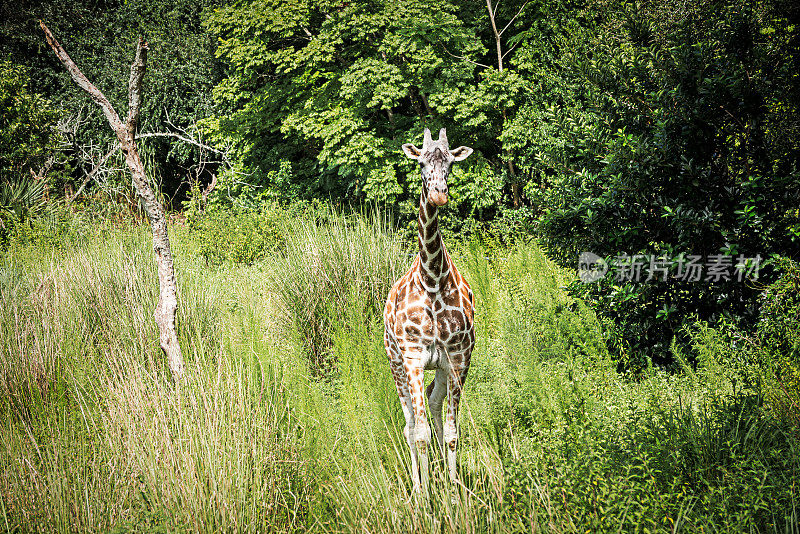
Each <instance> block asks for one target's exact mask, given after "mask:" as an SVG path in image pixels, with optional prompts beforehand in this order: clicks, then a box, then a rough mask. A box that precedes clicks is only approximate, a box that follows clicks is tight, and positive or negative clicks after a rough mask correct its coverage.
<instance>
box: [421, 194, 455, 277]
mask: <svg viewBox="0 0 800 534" xmlns="http://www.w3.org/2000/svg"><path fill="white" fill-rule="evenodd" d="M417 225H418V228H419V260H420V265H419V271H420V277H421V279H422V283H423V285H424V286H426V289H430V290H434V291H438V290H439V289H440V287H441V283H442V281H443V280H445V279H446V278H447V275H448V274H450V264H449V261H448V259H447V251H446V250H445V248H444V242H443V241H442V234H441V233H440V232H439V208H438V207H436V206H435V205H433V204H430V203H429V202H428V201H427V199H426V195H425V192H424V191H423V193H422V194H421V195H420V198H419V218H418V219H417Z"/></svg>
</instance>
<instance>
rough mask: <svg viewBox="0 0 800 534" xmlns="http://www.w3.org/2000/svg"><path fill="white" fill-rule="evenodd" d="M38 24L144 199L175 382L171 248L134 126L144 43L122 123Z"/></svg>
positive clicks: (178, 369) (159, 311)
mask: <svg viewBox="0 0 800 534" xmlns="http://www.w3.org/2000/svg"><path fill="white" fill-rule="evenodd" d="M39 25H40V26H41V27H42V30H44V34H45V36H46V37H47V42H48V44H50V47H51V48H52V49H53V51H54V52H55V53H56V56H57V57H58V59H59V60H60V61H61V63H62V64H63V65H64V67H66V69H67V71H69V73H70V75H71V76H72V79H73V80H75V83H77V84H78V86H79V87H80V88H81V89H83V90H84V91H86V92H87V93H89V96H91V97H92V99H93V100H94V101H95V103H97V105H98V106H100V109H102V110H103V113H104V114H105V116H106V119H108V123H109V125H110V126H111V129H112V130H114V133H115V134H117V139H118V140H119V145H120V148H121V149H122V152H123V153H124V154H125V162H126V163H127V164H128V167H129V168H130V170H131V175H132V177H133V185H134V187H135V188H136V192H137V193H138V194H139V196H140V197H141V199H142V201H143V202H144V208H145V211H146V212H147V218H148V219H149V220H150V225H151V227H152V229H153V249H154V251H155V253H156V264H157V265H158V283H159V288H160V292H159V298H158V305H156V309H155V313H154V316H155V320H156V324H157V325H158V329H159V332H160V335H159V341H160V344H161V350H163V351H164V354H165V355H166V356H167V363H168V364H169V368H170V371H172V376H173V378H174V379H175V380H176V381H178V380H180V379H181V378H183V374H184V365H183V354H182V353H181V347H180V345H179V344H178V336H177V334H176V332H175V313H176V311H177V309H178V298H177V287H176V284H175V269H174V267H173V264H172V250H171V249H170V246H169V236H168V235H167V220H166V217H165V214H164V208H163V206H161V204H160V203H159V202H158V199H156V196H155V194H154V193H153V190H152V189H151V188H150V185H149V183H148V182H147V176H146V175H145V172H144V165H142V159H141V158H140V157H139V152H138V150H137V149H136V125H137V123H138V120H139V112H140V110H141V104H142V79H143V78H144V73H145V70H146V68H147V43H145V42H144V41H143V40H142V39H141V38H140V39H139V43H138V45H137V47H136V58H135V59H134V61H133V64H132V65H131V77H130V80H129V82H128V117H127V118H126V119H125V122H124V123H123V122H122V120H121V119H120V117H119V115H117V112H116V111H114V108H113V107H112V106H111V103H110V102H109V101H108V99H107V98H106V97H105V95H103V93H101V92H100V90H99V89H98V88H97V87H95V86H94V84H92V82H90V81H89V80H88V79H87V78H86V76H84V75H83V73H82V72H81V71H80V69H79V68H78V66H77V65H75V62H74V61H72V59H71V58H70V57H69V55H67V53H66V51H65V50H64V49H63V48H62V47H61V45H60V44H59V43H58V41H56V39H55V37H53V34H52V33H51V32H50V30H49V29H48V28H47V26H45V24H44V23H43V22H41V21H39Z"/></svg>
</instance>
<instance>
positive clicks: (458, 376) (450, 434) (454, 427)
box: [444, 367, 467, 483]
mask: <svg viewBox="0 0 800 534" xmlns="http://www.w3.org/2000/svg"><path fill="white" fill-rule="evenodd" d="M449 375H450V376H449V377H448V381H447V396H448V403H447V417H446V419H445V424H444V442H445V446H446V449H447V450H446V455H447V467H448V469H449V471H450V481H451V482H453V483H455V482H458V466H457V465H456V448H457V447H458V404H459V402H460V401H461V391H462V389H463V387H464V380H465V379H466V378H467V368H466V367H464V368H461V369H453V370H452V371H451V372H450V373H449Z"/></svg>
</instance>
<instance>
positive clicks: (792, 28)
mask: <svg viewBox="0 0 800 534" xmlns="http://www.w3.org/2000/svg"><path fill="white" fill-rule="evenodd" d="M670 5H672V4H670ZM674 7H675V8H676V10H677V11H679V10H680V9H678V8H677V4H675V6H674ZM687 9H688V13H689V14H690V15H691V16H687V17H685V18H681V17H677V16H676V15H674V14H670V11H669V10H670V8H667V7H664V8H663V9H662V8H655V7H652V8H648V9H642V10H636V11H634V9H633V6H632V5H630V6H629V5H624V6H621V7H619V8H616V7H614V6H606V7H605V8H603V9H600V10H599V11H598V13H599V15H600V17H601V21H602V22H601V24H600V26H599V31H600V35H599V37H598V38H597V39H595V40H594V41H591V42H590V43H589V46H588V50H587V51H586V53H584V54H580V55H578V54H573V55H571V56H570V57H568V59H569V62H567V63H566V65H571V68H570V69H569V72H571V73H572V74H573V75H574V76H575V78H574V82H580V81H582V82H584V85H585V87H581V88H579V89H574V90H573V93H572V95H571V97H570V99H569V100H567V101H566V102H563V103H558V104H557V105H555V106H553V107H552V108H551V109H549V110H547V111H546V112H545V113H544V114H542V115H540V117H541V118H542V119H543V125H542V126H541V127H540V128H539V129H538V130H539V131H538V133H536V135H534V136H531V137H530V144H529V145H528V146H529V147H530V149H531V150H532V151H533V152H534V153H537V158H539V160H540V161H541V162H542V163H544V164H545V165H544V167H543V168H541V167H540V168H541V170H542V171H543V172H544V175H545V176H546V177H547V178H546V179H547V183H548V185H549V190H548V191H547V192H546V193H544V194H543V195H542V197H541V198H542V199H543V203H544V206H545V210H546V211H545V213H544V216H543V218H542V222H541V224H540V226H539V229H540V231H541V233H542V236H543V239H544V243H545V244H546V246H547V249H548V251H549V252H550V254H551V255H552V257H554V258H556V259H557V260H558V261H559V263H561V264H562V265H564V266H567V265H570V266H571V265H574V264H575V262H576V260H577V257H578V254H579V253H580V252H582V251H591V252H594V253H596V254H599V255H601V256H605V257H613V256H615V255H618V254H623V253H627V254H631V255H632V254H648V255H649V254H654V255H657V256H658V255H664V256H667V257H669V258H674V257H677V256H679V255H680V254H696V255H701V256H703V257H704V258H705V257H708V256H711V255H715V254H722V255H724V256H727V258H729V260H730V261H731V263H732V265H736V264H737V263H739V261H740V260H739V258H740V257H741V256H743V257H750V258H754V257H756V256H757V255H761V257H762V258H766V257H768V256H770V255H771V254H773V253H781V254H787V255H794V254H796V253H797V251H798V245H799V244H800V241H798V239H797V236H796V235H795V231H794V228H795V225H796V222H795V210H796V206H797V204H798V201H800V197H798V191H800V187H799V185H800V174H798V168H800V165H799V164H800V161H798V159H797V157H798V153H797V151H791V150H788V145H789V144H792V143H796V142H797V140H798V139H800V137H798V135H797V133H798V132H797V130H796V127H795V123H794V122H793V121H794V119H789V118H788V115H787V113H786V111H787V110H788V109H796V108H797V105H798V104H799V103H800V101H798V100H797V98H796V95H797V94H798V93H797V78H796V76H794V74H793V72H794V71H793V67H792V65H794V64H796V60H797V57H798V55H797V52H798V50H797V40H796V38H795V37H792V36H794V35H795V34H796V32H797V31H798V30H797V26H796V25H794V24H792V22H791V17H792V15H791V13H790V9H789V8H788V7H786V6H784V5H783V4H770V3H766V4H765V3H756V2H746V3H744V4H743V3H741V2H727V3H723V4H719V5H717V4H714V5H713V6H712V5H711V4H708V5H704V6H700V5H697V6H692V7H690V8H687ZM677 11H676V12H677ZM620 23H624V24H623V25H622V26H621V27H620ZM768 28H772V29H776V28H777V30H776V31H775V32H774V33H773V32H770V31H767V29H768ZM574 82H573V83H574ZM568 87H569V86H568ZM573 87H574V86H573ZM545 133H547V134H549V135H552V136H554V137H556V139H555V140H554V141H542V137H537V136H540V135H542V134H545ZM676 268H677V265H673V266H672V268H671V270H670V273H669V274H670V276H672V275H673V274H675V273H676V270H677V269H676ZM762 274H767V275H768V274H769V273H762ZM572 290H573V293H574V294H576V295H581V296H582V297H583V298H586V299H587V300H588V301H589V302H591V303H593V305H594V306H595V308H596V309H597V310H598V311H599V312H600V313H601V314H603V315H604V316H606V317H609V318H611V319H612V320H614V321H615V323H616V324H617V326H618V329H619V336H620V337H621V338H622V339H623V340H624V341H625V344H627V345H628V346H629V347H630V349H631V354H632V355H634V357H633V359H632V360H630V361H623V364H624V365H625V366H631V367H633V368H639V369H641V368H643V366H644V365H646V362H647V359H648V358H652V359H653V360H654V361H656V362H662V363H668V362H669V361H670V360H671V357H670V353H669V346H670V343H671V341H672V338H673V337H674V336H675V335H679V336H680V331H681V327H682V325H683V324H685V322H686V321H687V320H690V318H691V317H695V316H698V317H700V318H701V319H704V320H709V321H712V322H715V321H717V320H719V319H721V318H729V319H730V320H732V321H735V322H739V323H741V325H742V326H743V327H746V328H747V327H749V328H752V326H753V325H754V323H755V320H756V317H757V314H758V304H757V299H758V291H757V289H756V288H754V287H753V285H752V284H748V283H742V282H740V281H738V277H737V276H732V277H731V279H730V280H720V281H717V282H713V283H712V282H709V281H706V280H703V281H702V282H700V283H687V282H684V281H680V280H676V279H672V278H671V279H670V280H669V281H667V282H657V283H649V284H643V283H642V284H631V283H626V284H621V283H619V282H614V281H612V280H607V281H605V282H603V283H600V284H594V285H591V286H588V287H581V286H580V285H578V284H575V285H574V286H573V288H572ZM680 341H685V339H681V340H680ZM623 359H624V358H623Z"/></svg>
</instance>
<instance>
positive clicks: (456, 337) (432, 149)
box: [384, 129, 475, 490]
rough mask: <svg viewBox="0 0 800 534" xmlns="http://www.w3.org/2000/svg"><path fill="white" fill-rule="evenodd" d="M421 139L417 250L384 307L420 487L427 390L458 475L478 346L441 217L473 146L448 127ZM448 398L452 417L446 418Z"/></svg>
mask: <svg viewBox="0 0 800 534" xmlns="http://www.w3.org/2000/svg"><path fill="white" fill-rule="evenodd" d="M424 139H425V140H424V142H423V145H422V149H421V150H420V149H418V148H416V147H415V146H414V145H410V144H407V145H403V150H404V151H405V153H406V154H407V155H408V156H409V157H410V158H412V159H416V160H417V161H419V162H420V166H421V168H422V179H423V180H422V194H421V195H420V206H419V219H418V221H417V223H418V228H419V237H418V243H419V254H418V255H417V257H416V258H415V260H414V263H413V264H412V265H411V268H410V269H409V270H408V272H406V274H405V275H403V276H402V277H401V278H400V279H399V280H398V281H397V282H396V283H395V284H394V286H393V287H392V289H391V291H389V296H388V298H387V301H386V308H385V310H384V322H385V325H386V330H385V333H384V344H385V346H386V353H387V355H388V357H389V364H390V368H391V371H392V376H393V377H394V380H395V385H396V387H397V393H398V395H399V397H400V404H401V406H402V408H403V414H404V415H405V419H406V426H405V428H404V430H403V434H404V435H405V437H406V441H407V442H408V446H409V448H410V450H411V465H412V479H413V482H414V488H415V490H418V489H419V488H420V486H427V479H428V445H429V444H430V441H431V429H430V427H429V425H428V420H427V417H426V411H425V400H424V396H423V395H425V396H427V398H428V405H429V408H430V410H431V414H432V416H433V422H434V430H435V432H436V437H437V441H438V443H439V447H440V448H441V449H442V450H443V452H445V453H446V457H447V464H448V469H449V472H450V478H451V480H452V481H454V482H455V481H456V480H457V479H458V472H457V468H456V446H457V442H458V427H457V419H458V405H459V401H460V398H461V390H462V388H463V386H464V381H465V380H466V377H467V371H468V370H469V363H470V356H471V354H472V349H473V347H474V345H475V331H474V324H473V321H474V310H475V301H474V297H473V294H472V290H471V289H470V287H469V284H467V282H466V280H464V278H463V277H462V276H461V274H460V273H459V272H458V269H456V266H455V264H454V263H453V260H452V258H451V257H450V255H449V254H448V253H447V249H446V248H445V246H444V242H443V241H442V237H441V234H440V232H439V219H438V209H439V207H440V206H442V205H444V204H445V203H447V176H448V174H449V168H450V164H451V163H452V162H453V161H461V160H463V159H465V158H466V157H467V156H469V154H471V153H472V149H471V148H468V147H459V148H457V149H455V150H453V151H452V152H451V151H450V150H449V146H448V143H447V135H446V132H445V131H444V129H442V131H441V132H440V133H439V140H438V141H436V142H434V141H432V139H431V134H430V131H429V130H427V129H426V130H425V136H424ZM426 369H427V370H432V369H435V370H436V376H435V378H434V380H433V381H432V382H431V384H430V385H429V386H428V387H427V389H425V388H424V387H423V386H424V384H423V378H424V376H423V375H424V373H423V371H424V370H426ZM423 391H424V393H423ZM445 398H447V399H448V404H447V416H446V418H445V420H444V421H442V404H443V401H444V399H445Z"/></svg>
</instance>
